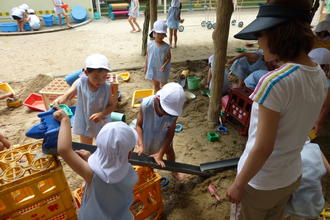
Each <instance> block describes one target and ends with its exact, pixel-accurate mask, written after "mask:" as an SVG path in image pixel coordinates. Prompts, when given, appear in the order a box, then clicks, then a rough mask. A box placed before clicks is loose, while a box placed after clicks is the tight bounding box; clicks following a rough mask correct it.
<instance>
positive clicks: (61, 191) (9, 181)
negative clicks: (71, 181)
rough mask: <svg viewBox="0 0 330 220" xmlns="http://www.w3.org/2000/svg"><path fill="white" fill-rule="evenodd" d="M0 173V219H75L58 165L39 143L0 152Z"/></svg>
mask: <svg viewBox="0 0 330 220" xmlns="http://www.w3.org/2000/svg"><path fill="white" fill-rule="evenodd" d="M0 170H1V175H0V210H1V211H0V219H12V220H23V219H24V220H26V219H31V220H32V219H75V218H76V207H75V204H74V202H73V197H72V194H71V191H70V188H69V185H68V183H67V181H66V178H65V176H64V172H63V168H62V166H61V163H60V162H59V160H57V159H56V158H55V157H53V156H50V155H45V154H42V153H41V142H40V141H39V142H34V143H30V144H25V145H21V146H17V147H14V148H11V149H8V150H4V151H2V152H0Z"/></svg>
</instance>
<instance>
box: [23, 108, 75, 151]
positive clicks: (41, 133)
mask: <svg viewBox="0 0 330 220" xmlns="http://www.w3.org/2000/svg"><path fill="white" fill-rule="evenodd" d="M70 110H71V111H72V112H73V114H74V112H75V106H73V107H71V108H70ZM54 112H55V110H54V109H51V110H49V111H46V112H42V113H39V114H38V117H39V118H40V123H39V124H37V125H34V126H33V127H32V128H30V130H28V131H27V132H26V134H25V135H26V136H27V137H31V138H35V139H44V140H43V143H42V151H43V153H45V154H52V155H57V139H58V132H59V129H60V123H59V122H58V121H57V120H55V119H54V117H53V113H54ZM72 123H73V117H72V118H71V124H72Z"/></svg>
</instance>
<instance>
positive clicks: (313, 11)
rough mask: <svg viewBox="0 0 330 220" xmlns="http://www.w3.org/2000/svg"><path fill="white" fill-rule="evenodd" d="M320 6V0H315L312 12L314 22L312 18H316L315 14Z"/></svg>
mask: <svg viewBox="0 0 330 220" xmlns="http://www.w3.org/2000/svg"><path fill="white" fill-rule="evenodd" d="M319 6H320V1H319V0H315V1H314V4H313V7H312V9H311V14H312V15H311V23H312V20H313V18H314V15H315V13H316V11H317V9H319ZM320 13H321V14H322V11H321V12H320Z"/></svg>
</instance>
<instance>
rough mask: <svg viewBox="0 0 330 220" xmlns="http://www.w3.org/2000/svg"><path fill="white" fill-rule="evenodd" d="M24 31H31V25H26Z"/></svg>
mask: <svg viewBox="0 0 330 220" xmlns="http://www.w3.org/2000/svg"><path fill="white" fill-rule="evenodd" d="M24 30H26V31H31V27H30V25H29V24H27V23H26V24H24Z"/></svg>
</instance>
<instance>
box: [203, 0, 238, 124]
mask: <svg viewBox="0 0 330 220" xmlns="http://www.w3.org/2000/svg"><path fill="white" fill-rule="evenodd" d="M232 13H233V2H232V0H218V6H217V13H216V14H217V20H216V28H215V30H214V32H213V35H212V38H213V44H214V73H213V75H212V89H211V97H210V103H209V109H208V115H207V118H208V122H209V123H211V124H212V125H214V126H215V125H216V123H217V122H218V120H219V111H220V108H221V93H222V85H223V76H224V71H225V64H226V57H227V44H228V35H229V26H230V18H231V14H232Z"/></svg>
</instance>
